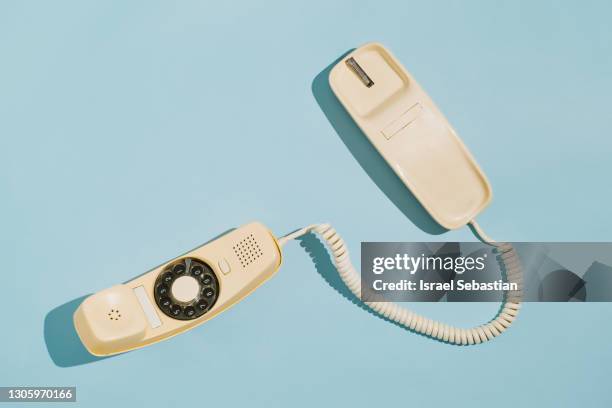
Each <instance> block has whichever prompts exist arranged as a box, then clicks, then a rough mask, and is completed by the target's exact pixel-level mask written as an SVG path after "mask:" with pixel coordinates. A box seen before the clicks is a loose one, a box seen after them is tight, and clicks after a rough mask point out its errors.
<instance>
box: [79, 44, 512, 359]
mask: <svg viewBox="0 0 612 408" xmlns="http://www.w3.org/2000/svg"><path fill="white" fill-rule="evenodd" d="M329 81H330V85H331V87H332V89H333V91H334V92H335V94H336V95H337V97H338V99H339V100H340V102H341V103H342V104H343V105H344V106H345V108H346V109H347V111H348V112H349V113H350V115H351V116H352V117H353V119H354V120H355V121H356V122H357V124H358V125H359V126H360V127H361V129H362V130H363V132H364V133H365V134H366V136H367V137H368V138H369V139H370V141H371V142H372V143H373V144H374V146H375V147H376V148H377V149H378V151H379V152H380V153H381V155H382V156H383V157H384V158H385V160H386V161H387V162H388V163H389V165H390V166H391V167H392V168H393V170H394V171H395V172H396V173H397V175H398V176H399V177H400V179H401V180H402V181H403V182H404V183H405V184H406V186H407V187H408V188H409V189H410V190H411V191H412V192H413V194H414V195H415V197H417V199H418V200H419V201H420V202H421V204H422V205H423V207H424V208H425V209H426V210H427V211H428V212H429V213H430V214H431V216H432V217H433V218H434V219H435V220H436V221H437V222H438V223H440V224H441V225H442V226H444V227H446V228H449V229H454V228H459V227H461V226H464V225H466V224H467V223H470V224H471V225H472V227H473V228H474V230H475V231H476V233H477V234H478V235H479V236H480V237H481V239H482V240H483V241H486V242H489V243H491V244H492V245H495V246H496V247H497V250H498V254H499V255H498V261H499V262H500V264H501V265H502V269H503V270H505V272H506V279H507V281H508V282H514V283H517V284H518V286H519V288H521V287H522V276H521V267H520V262H519V260H518V256H517V254H516V251H515V250H514V249H513V248H512V246H511V245H509V244H497V243H494V242H493V241H492V240H491V239H490V238H488V237H487V236H486V235H485V234H484V233H483V232H482V230H481V229H480V227H479V226H478V224H477V223H476V221H475V220H474V218H475V217H476V215H477V214H479V213H480V212H481V211H482V210H483V209H484V208H485V207H486V206H487V204H488V203H489V202H490V200H491V188H490V185H489V183H488V181H487V179H486V177H485V176H484V174H483V173H482V171H481V170H480V168H479V167H478V165H477V164H476V162H475V161H474V159H473V157H472V156H471V155H470V153H469V151H468V150H467V148H466V147H465V145H464V144H463V142H462V141H461V140H460V139H459V137H458V136H457V134H456V133H455V131H454V130H453V129H452V127H451V126H450V124H449V123H448V121H447V120H446V119H445V118H444V116H443V115H442V113H441V112H440V111H439V110H438V108H437V107H436V106H435V105H434V103H433V101H432V100H431V99H430V98H429V97H428V96H427V94H426V93H425V92H424V91H423V90H422V89H421V88H420V87H419V85H418V84H417V83H416V81H415V80H414V79H413V78H412V77H411V76H410V74H408V72H407V71H406V70H405V69H404V68H403V67H402V66H401V64H400V63H399V62H398V61H397V60H396V59H395V58H394V57H393V56H392V55H391V53H390V52H389V51H388V50H386V49H385V48H384V47H383V46H382V45H380V44H367V45H365V46H363V47H360V48H358V49H356V50H355V51H353V52H352V53H351V54H349V55H348V56H346V57H345V58H343V60H342V61H341V62H340V63H338V64H337V65H336V66H335V67H334V68H333V69H332V71H331V73H330V78H329ZM311 232H312V233H317V234H318V235H319V237H320V238H321V239H322V240H323V241H324V242H325V243H326V244H327V246H328V247H329V249H330V252H331V254H332V256H333V258H334V262H335V265H336V268H337V269H338V273H339V274H340V277H341V278H342V280H343V281H344V283H345V284H346V285H347V287H348V288H349V289H350V290H351V292H352V293H353V294H354V295H355V296H357V297H359V298H361V295H362V293H361V278H360V275H359V274H358V273H357V271H356V270H355V268H354V267H353V265H352V263H351V260H350V257H349V251H348V248H346V245H345V244H344V241H343V240H342V238H341V237H340V236H339V235H338V233H337V232H336V231H335V230H334V229H333V228H332V227H331V226H329V225H327V224H318V225H311V226H309V227H306V228H302V229H300V230H297V231H295V232H293V233H291V234H288V235H286V236H284V237H281V238H279V239H277V238H275V236H274V235H273V234H272V233H271V232H270V231H269V230H268V229H267V228H266V227H264V226H263V225H262V224H260V223H252V224H248V225H245V226H242V227H240V228H238V229H236V230H234V231H232V232H229V233H227V234H226V235H223V236H221V237H220V238H217V239H216V240H214V241H212V242H209V243H207V244H205V245H203V246H201V247H199V248H197V249H194V250H192V251H191V252H189V253H187V254H185V255H183V256H181V257H179V258H176V259H174V260H172V261H170V262H167V263H166V264H164V265H162V266H159V267H157V268H155V269H153V270H152V271H150V272H148V273H146V274H144V275H142V276H139V277H137V278H135V279H133V280H131V281H129V282H127V283H125V284H122V285H117V286H113V287H111V288H109V289H106V290H103V291H101V292H98V293H96V294H94V295H92V296H90V297H88V298H87V299H85V301H83V303H82V304H81V305H80V306H79V308H78V309H77V311H76V312H75V314H74V324H75V327H76V330H77V333H78V335H79V337H80V338H81V340H82V342H83V344H84V345H85V347H86V348H87V349H88V350H89V351H90V352H91V353H92V354H94V355H98V356H102V355H111V354H116V353H121V352H125V351H128V350H132V349H136V348H139V347H143V346H146V345H149V344H152V343H155V342H158V341H161V340H164V339H167V338H169V337H172V336H174V335H176V334H179V333H182V332H184V331H187V330H189V329H192V328H193V327H195V326H198V325H200V324H202V323H204V322H206V321H208V320H210V319H211V318H213V317H214V316H216V315H218V314H219V313H221V312H223V311H224V310H226V309H227V308H229V307H231V306H232V305H234V304H236V303H237V302H239V301H240V300H241V299H243V298H244V297H245V296H247V295H248V294H249V293H251V292H252V291H253V290H255V289H256V288H257V287H258V286H259V285H261V284H262V283H263V282H265V281H266V280H267V279H269V278H270V277H272V275H274V273H275V272H276V271H277V270H278V268H279V267H280V264H281V258H282V256H281V248H282V247H283V246H284V245H285V244H286V243H287V242H288V241H290V240H292V239H295V238H298V237H300V236H302V235H304V234H307V233H311ZM520 299H521V291H520V290H519V291H515V292H508V293H506V299H505V302H504V304H503V307H502V308H501V309H500V311H499V313H498V314H497V316H496V317H495V318H493V319H492V320H491V321H489V322H487V323H485V324H483V325H481V326H478V327H475V328H468V329H463V328H456V327H453V326H449V325H446V324H443V323H440V322H437V321H434V320H431V319H428V318H425V317H423V316H420V315H418V314H416V313H414V312H412V311H410V310H408V309H405V308H402V307H400V306H399V305H397V304H395V303H390V302H375V301H372V302H369V301H366V302H365V303H366V305H367V306H368V307H370V308H371V309H372V310H374V311H375V312H377V313H379V314H380V315H382V316H384V317H386V318H388V319H390V320H393V321H395V322H397V323H398V324H400V325H402V326H404V327H406V328H408V329H410V330H412V331H415V332H417V333H421V334H424V335H426V336H430V337H432V338H435V339H437V340H440V341H444V342H448V343H452V344H458V345H466V344H477V343H481V342H484V341H487V340H491V339H493V338H494V337H496V336H498V335H500V334H501V333H502V332H503V331H504V330H506V329H507V328H508V327H509V326H510V325H511V324H512V322H513V320H514V318H515V317H516V315H517V314H518V311H519V308H520Z"/></svg>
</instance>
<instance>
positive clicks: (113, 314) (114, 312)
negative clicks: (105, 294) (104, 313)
mask: <svg viewBox="0 0 612 408" xmlns="http://www.w3.org/2000/svg"><path fill="white" fill-rule="evenodd" d="M108 318H109V319H110V320H119V319H120V318H121V312H120V311H119V309H111V310H110V312H108Z"/></svg>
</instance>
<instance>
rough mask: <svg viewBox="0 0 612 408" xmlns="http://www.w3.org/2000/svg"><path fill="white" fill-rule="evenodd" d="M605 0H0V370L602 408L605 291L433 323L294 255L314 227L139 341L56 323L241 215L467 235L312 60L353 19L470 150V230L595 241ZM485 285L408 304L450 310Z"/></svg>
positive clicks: (197, 393) (599, 230)
mask: <svg viewBox="0 0 612 408" xmlns="http://www.w3.org/2000/svg"><path fill="white" fill-rule="evenodd" d="M611 11H612V9H611V8H610V6H609V3H607V2H599V3H597V2H566V3H564V4H559V2H556V1H550V2H548V1H541V2H533V1H523V2H486V1H481V2H460V1H454V2H412V1H403V2H399V1H396V2H382V1H371V2H368V3H366V2H355V1H333V2H332V1H315V0H310V1H307V2H300V3H293V4H288V3H286V2H283V1H278V2H270V1H267V2H262V1H260V2H243V3H234V2H181V3H180V5H177V4H173V3H171V2H152V1H146V2H141V3H138V2H131V3H130V4H129V5H128V4H125V2H120V1H117V2H97V3H90V2H81V1H78V2H70V3H69V2H13V3H9V2H4V3H3V4H2V5H1V6H0V174H1V176H0V194H1V200H0V211H1V214H2V222H1V227H0V259H1V260H2V263H3V272H2V275H1V276H2V288H3V290H2V296H1V297H0V302H1V305H0V306H1V307H2V320H3V322H2V323H3V324H2V330H1V332H0V342H1V343H0V345H1V348H0V350H1V351H0V361H1V368H0V385H5V386H8V385H66V386H67V385H76V386H77V388H78V400H79V403H80V404H82V405H84V406H100V407H107V406H110V405H111V403H112V402H113V401H117V400H123V401H125V402H126V404H127V403H131V404H132V405H137V404H138V405H142V406H187V405H188V404H197V406H199V405H202V406H215V405H221V404H223V406H233V405H239V404H240V405H249V406H308V407H312V406H317V405H321V406H331V405H332V404H333V405H336V406H338V405H340V406H382V405H387V404H390V403H393V402H396V403H402V404H405V405H411V406H422V405H425V404H427V403H430V404H433V405H442V404H453V405H454V406H467V405H470V404H476V405H484V404H487V405H495V406H497V407H510V406H516V405H517V404H521V405H532V406H533V405H536V404H538V405H540V406H555V407H558V406H576V405H578V404H579V403H581V404H583V405H585V406H609V405H610V404H611V403H612V394H610V393H609V391H608V389H607V388H608V383H609V378H610V374H611V371H612V370H611V369H610V367H612V348H611V347H610V340H609V338H610V335H612V329H611V328H610V327H611V326H610V324H609V321H610V315H611V314H612V306H610V305H609V304H527V305H525V307H524V309H523V311H522V313H521V316H520V319H519V320H518V321H517V323H516V325H515V326H514V327H513V328H512V329H511V330H510V331H509V332H508V333H506V334H505V335H503V336H502V337H500V338H498V339H496V340H495V341H493V342H490V343H487V344H483V345H480V346H477V347H454V346H450V345H447V344H441V343H438V342H435V341H432V340H430V339H427V338H425V337H422V336H419V335H415V334H412V333H410V332H407V331H405V330H403V329H401V328H399V327H397V326H395V325H392V324H389V323H388V322H386V321H384V320H382V319H379V318H375V317H373V316H372V315H371V314H369V313H367V312H366V311H364V310H363V309H361V308H359V307H357V306H356V305H355V304H353V303H352V302H351V301H349V300H347V299H346V297H344V296H342V292H343V291H342V287H341V286H340V285H338V282H337V279H335V278H334V276H333V275H332V274H330V273H329V271H328V269H329V268H327V267H326V265H325V262H324V260H321V259H319V261H318V268H316V267H315V265H314V264H313V261H312V259H311V257H310V256H309V254H308V253H307V251H306V249H307V248H305V247H308V245H310V246H311V247H312V246H313V245H314V246H316V242H310V243H308V242H302V245H301V246H300V244H299V243H294V244H290V245H288V247H287V248H286V251H285V263H284V265H283V267H282V268H281V270H280V272H279V274H278V275H277V276H276V277H275V278H274V279H272V280H271V281H270V282H268V283H267V284H266V285H264V286H263V287H262V288H261V289H259V290H258V291H257V292H255V293H254V294H253V296H251V297H249V298H248V299H246V300H245V301H244V302H242V303H240V304H239V305H237V306H236V307H234V308H232V309H231V310H229V311H227V312H226V313H225V314H224V315H222V316H221V317H220V318H217V319H214V320H213V321H211V322H209V323H207V324H206V325H205V326H202V327H200V328H198V329H196V330H193V331H191V332H189V333H187V334H184V335H182V336H178V337H176V338H174V339H172V340H171V341H167V342H163V343H161V344H158V345H155V346H153V347H148V348H145V349H142V350H139V351H136V352H131V353H127V354H123V355H119V356H116V357H112V358H107V359H103V360H99V361H97V360H92V359H91V358H88V357H87V356H86V355H85V354H83V351H82V350H79V349H78V347H77V346H78V344H76V343H75V342H74V333H71V332H70V325H69V324H67V323H66V322H69V315H70V313H71V311H72V310H74V307H76V305H77V304H78V302H79V299H80V298H81V297H82V296H84V295H87V294H88V293H91V292H95V291H98V290H100V289H103V288H106V287H108V286H111V285H113V284H116V283H118V282H122V281H125V280H128V279H129V278H131V277H133V276H135V275H137V274H139V273H141V272H143V271H145V270H148V269H150V268H151V267H153V266H155V265H157V264H159V263H162V262H164V261H165V260H167V259H170V258H172V257H174V256H176V255H178V254H180V253H183V252H184V251H186V250H188V249H190V248H193V247H195V246H197V245H199V244H200V243H202V242H204V241H206V240H208V239H209V238H211V237H213V236H214V235H216V234H218V233H220V232H223V231H225V230H227V229H228V228H231V227H235V226H238V225H240V224H242V223H246V222H248V221H251V220H254V219H258V220H261V221H262V222H264V223H266V224H267V225H268V226H269V227H270V228H271V229H272V230H273V231H275V232H277V233H278V234H284V233H286V232H288V231H290V230H293V229H295V228H298V227H300V226H303V225H307V224H310V223H313V222H321V221H328V222H330V223H332V224H333V225H334V226H335V227H336V229H337V230H338V231H340V232H341V233H342V234H343V236H344V237H345V239H346V241H347V243H348V245H349V246H350V248H352V251H353V256H354V257H355V258H356V259H357V258H358V254H359V244H360V241H362V240H369V241H376V240H381V241H427V240H432V239H434V240H436V239H443V240H464V239H465V240H468V239H472V235H471V233H470V231H469V230H468V229H466V228H463V229H461V230H458V231H453V232H448V233H446V234H445V235H437V236H432V235H431V234H430V232H434V233H437V232H440V231H435V228H430V227H431V225H429V223H428V222H427V220H426V219H425V218H423V217H422V214H419V208H418V206H417V205H415V204H414V202H413V200H412V199H411V198H410V197H409V196H408V195H404V193H405V192H404V191H403V190H401V189H400V187H401V185H399V184H398V183H397V180H396V179H393V178H392V177H391V176H392V174H391V173H390V172H389V171H388V169H386V168H385V167H384V164H383V163H382V162H381V161H380V159H379V158H378V157H377V156H376V155H375V154H373V151H372V150H371V148H370V147H369V145H368V144H367V142H365V139H363V136H361V135H360V134H359V133H358V132H357V131H356V129H355V128H354V125H352V124H351V122H350V121H348V120H347V117H346V114H345V113H344V112H343V111H342V109H341V108H339V105H338V104H337V102H336V101H335V100H333V99H332V98H331V95H330V94H329V90H328V89H326V88H325V81H324V80H321V79H322V78H323V79H324V76H325V72H323V73H322V74H321V72H322V71H324V70H325V69H326V67H327V66H328V65H330V64H331V63H333V62H334V60H336V59H337V58H338V57H340V56H341V55H342V54H343V53H345V52H346V51H348V50H349V49H351V48H354V47H356V46H359V45H361V44H363V43H365V42H368V41H373V40H375V41H380V42H382V43H383V44H385V45H387V46H388V47H389V48H390V49H391V50H392V51H393V52H394V54H395V55H396V56H397V57H398V58H399V59H400V60H401V61H402V62H403V63H404V65H405V66H406V68H407V69H408V70H409V71H410V72H411V73H412V74H413V75H414V76H415V77H416V78H417V80H419V82H420V83H421V85H422V86H423V87H424V88H425V89H426V90H427V91H428V92H429V93H430V95H431V96H432V97H433V99H434V100H435V101H436V102H437V103H438V105H439V106H440V108H441V109H442V111H443V112H445V114H446V115H447V117H448V118H449V120H450V121H451V123H453V125H454V126H455V128H456V129H457V131H458V132H459V134H460V135H461V136H462V138H463V140H464V141H465V142H466V144H467V145H468V146H469V147H470V149H471V150H472V152H473V154H474V155H475V157H476V158H477V159H478V161H479V163H480V164H481V166H482V167H483V169H484V171H485V172H486V173H487V175H488V177H489V179H490V181H491V183H492V186H493V189H494V193H495V199H494V201H493V203H492V205H491V206H490V207H489V208H488V209H487V210H486V212H485V213H484V214H483V215H482V216H481V217H480V218H479V221H480V223H481V225H483V227H484V228H485V229H486V230H487V232H488V233H490V234H491V235H492V236H494V237H496V238H498V239H504V240H532V241H537V240H542V241H546V240H548V241H563V240H574V241H589V240H595V241H597V240H600V241H609V240H610V233H609V231H610V228H611V227H612V221H610V213H611V210H610V200H611V199H612V189H611V188H610V184H609V174H610V172H611V171H612V160H610V153H611V151H612V138H611V137H610V130H609V123H610V116H611V115H610V98H609V95H610V93H611V91H612V75H610V73H611V72H612V29H611V25H610V20H609V16H610V12H611ZM317 78H318V80H317ZM421 211H422V210H421ZM315 249H316V248H315ZM319 249H320V248H319ZM315 252H316V251H315ZM327 266H328V265H327ZM339 291H340V293H339ZM74 299H77V300H74ZM497 307H498V306H497V305H496V304H481V305H474V304H472V305H459V304H433V305H426V304H418V305H414V308H416V309H417V310H419V311H422V312H425V313H427V314H428V315H430V316H432V317H435V318H440V319H444V320H445V321H448V322H452V323H455V324H459V325H472V324H478V323H481V322H483V321H485V320H487V319H488V318H489V317H490V316H491V315H492V314H493V313H494V312H495V311H496V310H497Z"/></svg>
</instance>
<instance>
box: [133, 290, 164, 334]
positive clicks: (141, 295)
mask: <svg viewBox="0 0 612 408" xmlns="http://www.w3.org/2000/svg"><path fill="white" fill-rule="evenodd" d="M134 294H135V295H136V298H137V299H138V302H139V303H140V306H142V310H143V311H144V314H145V316H147V320H148V321H149V324H150V325H151V328H152V329H155V328H157V327H159V326H161V325H162V322H161V320H159V316H158V315H157V312H156V311H155V309H154V308H153V305H152V304H151V301H150V300H149V297H148V296H147V292H146V291H145V288H144V286H138V287H136V288H134Z"/></svg>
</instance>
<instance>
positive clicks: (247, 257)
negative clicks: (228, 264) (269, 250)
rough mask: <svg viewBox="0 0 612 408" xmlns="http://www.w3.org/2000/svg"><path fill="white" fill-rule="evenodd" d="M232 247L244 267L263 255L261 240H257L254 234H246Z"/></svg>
mask: <svg viewBox="0 0 612 408" xmlns="http://www.w3.org/2000/svg"><path fill="white" fill-rule="evenodd" d="M232 248H233V249H234V253H235V254H236V257H237V258H238V260H239V261H240V264H241V265H242V267H243V268H246V267H247V266H249V265H250V264H252V263H253V262H255V261H256V260H257V259H258V258H259V257H261V256H262V255H263V251H262V249H261V247H260V246H259V242H257V240H256V239H255V237H254V236H253V234H250V235H248V236H246V237H245V238H244V239H242V241H240V242H238V243H237V244H236V245H234V246H233V247H232Z"/></svg>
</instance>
